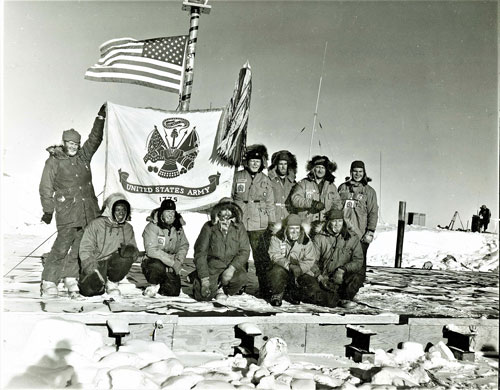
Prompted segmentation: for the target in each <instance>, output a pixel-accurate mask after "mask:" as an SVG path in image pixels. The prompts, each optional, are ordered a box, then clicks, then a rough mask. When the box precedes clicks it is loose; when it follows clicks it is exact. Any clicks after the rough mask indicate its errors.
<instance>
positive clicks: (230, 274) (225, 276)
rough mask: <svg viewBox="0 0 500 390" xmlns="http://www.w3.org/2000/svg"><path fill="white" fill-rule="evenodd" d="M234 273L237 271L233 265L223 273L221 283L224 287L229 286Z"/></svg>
mask: <svg viewBox="0 0 500 390" xmlns="http://www.w3.org/2000/svg"><path fill="white" fill-rule="evenodd" d="M234 271H236V268H234V267H233V266H232V265H230V266H229V267H227V268H226V270H225V271H224V272H223V273H222V275H221V277H220V282H221V284H222V285H223V286H227V284H228V283H229V282H230V281H231V279H232V278H233V275H234Z"/></svg>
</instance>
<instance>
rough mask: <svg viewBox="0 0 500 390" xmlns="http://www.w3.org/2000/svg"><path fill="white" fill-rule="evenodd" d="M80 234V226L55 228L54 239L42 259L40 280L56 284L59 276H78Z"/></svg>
mask: <svg viewBox="0 0 500 390" xmlns="http://www.w3.org/2000/svg"><path fill="white" fill-rule="evenodd" d="M82 236H83V228H81V227H60V228H58V229H57V237H56V240H55V241H54V244H53V245H52V249H51V250H50V253H49V255H48V256H47V257H46V258H45V260H44V264H43V271H42V280H47V281H49V282H54V283H55V284H58V283H59V280H60V279H61V278H65V277H72V278H77V277H78V250H79V249H80V241H81V240H82ZM68 252H69V253H68Z"/></svg>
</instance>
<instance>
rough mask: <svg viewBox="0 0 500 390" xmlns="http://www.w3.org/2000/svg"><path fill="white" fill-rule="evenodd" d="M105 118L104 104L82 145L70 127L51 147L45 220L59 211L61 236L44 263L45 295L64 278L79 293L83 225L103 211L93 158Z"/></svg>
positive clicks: (43, 194) (43, 189) (43, 192)
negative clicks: (59, 141)
mask: <svg viewBox="0 0 500 390" xmlns="http://www.w3.org/2000/svg"><path fill="white" fill-rule="evenodd" d="M105 118H106V105H105V104H103V106H102V107H101V109H100V110H99V113H98V114H97V118H96V119H95V121H94V126H93V127H92V131H91V132H90V135H89V138H88V140H87V141H85V143H84V144H83V146H82V147H80V139H81V136H80V134H79V133H78V132H77V131H76V130H74V129H69V130H65V131H64V132H63V137H62V138H63V145H61V146H51V147H49V148H47V151H48V152H49V154H50V156H49V158H48V159H47V161H46V162H45V167H44V169H43V174H42V179H41V181H40V186H39V192H40V200H41V203H42V208H43V216H42V221H43V222H45V223H46V224H50V222H51V221H52V215H53V214H54V211H55V213H56V225H57V237H56V240H55V242H54V244H53V245H52V249H51V251H50V254H49V255H48V257H47V258H46V259H45V263H44V267H43V272H42V283H41V288H40V290H41V295H42V296H44V297H56V296H57V295H58V290H57V285H58V283H59V280H60V279H61V278H64V285H65V287H66V288H67V289H68V292H69V294H70V296H71V295H73V296H74V295H78V291H79V289H78V282H77V278H78V273H79V266H78V250H79V247H80V241H81V239H82V236H83V229H84V228H85V226H87V225H88V223H89V222H90V221H92V220H93V219H94V218H96V217H97V216H98V215H99V205H98V204H97V198H96V196H95V192H94V187H93V185H92V173H91V171H90V161H91V160H92V157H93V156H94V153H95V152H96V151H97V149H98V148H99V145H100V144H101V142H102V136H103V129H104V120H105ZM68 252H69V254H68Z"/></svg>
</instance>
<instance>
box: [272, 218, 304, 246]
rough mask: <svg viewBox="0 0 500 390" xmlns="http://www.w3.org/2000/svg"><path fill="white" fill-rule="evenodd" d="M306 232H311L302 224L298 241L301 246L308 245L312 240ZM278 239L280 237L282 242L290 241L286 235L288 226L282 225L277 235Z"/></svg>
mask: <svg viewBox="0 0 500 390" xmlns="http://www.w3.org/2000/svg"><path fill="white" fill-rule="evenodd" d="M306 230H309V228H308V225H307V224H305V223H302V224H301V225H300V234H299V238H298V239H297V242H298V243H299V244H301V245H306V244H307V243H308V242H309V240H310V238H309V236H308V234H307V233H306ZM276 237H278V238H279V239H280V240H282V241H284V240H286V239H288V237H287V234H286V225H282V227H281V229H280V230H279V231H278V233H276Z"/></svg>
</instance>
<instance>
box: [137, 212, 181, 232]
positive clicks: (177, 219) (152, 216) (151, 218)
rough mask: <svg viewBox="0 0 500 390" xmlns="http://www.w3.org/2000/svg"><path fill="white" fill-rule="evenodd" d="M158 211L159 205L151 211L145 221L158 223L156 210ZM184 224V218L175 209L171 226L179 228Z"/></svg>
mask: <svg viewBox="0 0 500 390" xmlns="http://www.w3.org/2000/svg"><path fill="white" fill-rule="evenodd" d="M159 211H160V207H158V208H156V209H154V210H153V211H151V214H149V216H148V217H147V218H146V221H148V222H152V223H154V224H158V218H159V215H158V212H159ZM185 224H186V221H184V218H182V215H180V214H179V213H178V212H177V211H176V212H175V217H174V222H173V223H172V226H173V227H174V228H175V229H177V230H179V229H180V228H182V227H183V226H184V225H185Z"/></svg>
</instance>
